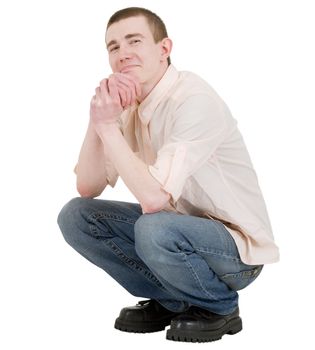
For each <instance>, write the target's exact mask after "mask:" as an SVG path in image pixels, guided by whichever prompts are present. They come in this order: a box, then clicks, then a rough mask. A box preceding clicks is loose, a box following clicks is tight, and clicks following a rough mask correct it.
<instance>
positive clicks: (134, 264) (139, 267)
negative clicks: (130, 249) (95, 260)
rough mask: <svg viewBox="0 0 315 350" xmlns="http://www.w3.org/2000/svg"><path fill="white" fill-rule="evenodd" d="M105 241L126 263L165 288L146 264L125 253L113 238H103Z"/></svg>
mask: <svg viewBox="0 0 315 350" xmlns="http://www.w3.org/2000/svg"><path fill="white" fill-rule="evenodd" d="M103 243H104V244H106V245H107V246H108V247H109V248H110V249H111V250H112V251H113V253H114V254H115V255H116V256H117V257H118V258H119V259H121V260H122V261H123V262H124V263H125V264H126V265H128V266H129V267H130V268H132V269H134V270H136V271H139V272H141V273H143V275H144V276H145V277H146V278H147V279H149V280H150V281H151V282H153V283H154V284H156V285H157V286H158V287H159V288H161V289H163V290H165V288H164V286H163V285H162V284H161V282H160V281H159V280H158V279H157V278H156V277H155V276H154V274H153V273H152V272H151V271H150V270H149V269H147V268H146V267H145V266H144V265H140V264H139V263H138V262H136V261H135V260H133V259H132V258H130V257H128V256H127V255H126V254H124V252H123V251H122V250H121V249H120V247H119V246H118V245H117V244H115V242H113V241H112V240H111V239H105V240H103Z"/></svg>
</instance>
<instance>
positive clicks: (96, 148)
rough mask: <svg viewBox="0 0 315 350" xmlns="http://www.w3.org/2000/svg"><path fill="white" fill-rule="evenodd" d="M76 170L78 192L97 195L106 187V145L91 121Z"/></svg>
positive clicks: (85, 194)
mask: <svg viewBox="0 0 315 350" xmlns="http://www.w3.org/2000/svg"><path fill="white" fill-rule="evenodd" d="M75 172H76V174H77V189H78V192H79V193H80V194H81V195H82V196H84V197H85V196H87V197H96V196H97V195H99V194H100V193H101V192H102V191H103V189H104V188H105V187H106V184H107V180H106V169H105V155H104V147H103V143H102V140H101V139H100V138H99V136H98V134H97V133H96V131H95V129H94V126H93V125H92V123H91V122H90V123H89V126H88V129H87V132H86V135H85V138H84V141H83V144H82V147H81V150H80V154H79V160H78V163H77V165H76V168H75Z"/></svg>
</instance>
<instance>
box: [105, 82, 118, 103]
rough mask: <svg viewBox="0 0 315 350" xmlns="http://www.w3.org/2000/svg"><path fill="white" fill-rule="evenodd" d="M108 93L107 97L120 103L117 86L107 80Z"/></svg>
mask: <svg viewBox="0 0 315 350" xmlns="http://www.w3.org/2000/svg"><path fill="white" fill-rule="evenodd" d="M108 91H109V95H110V96H111V97H112V99H113V100H114V101H115V102H120V97H119V90H118V87H117V84H116V83H115V81H113V79H108Z"/></svg>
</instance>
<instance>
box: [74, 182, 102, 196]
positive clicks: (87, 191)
mask: <svg viewBox="0 0 315 350" xmlns="http://www.w3.org/2000/svg"><path fill="white" fill-rule="evenodd" d="M77 191H78V193H79V194H80V196H81V197H83V198H94V197H98V196H99V195H100V194H101V193H102V192H103V190H100V189H95V188H91V187H89V186H86V185H82V184H77Z"/></svg>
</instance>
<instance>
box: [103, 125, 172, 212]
mask: <svg viewBox="0 0 315 350" xmlns="http://www.w3.org/2000/svg"><path fill="white" fill-rule="evenodd" d="M97 132H98V134H99V135H100V138H101V139H102V142H103V145H104V147H105V148H106V150H107V152H108V157H109V159H110V160H111V162H112V163H113V164H114V166H115V168H116V170H117V172H118V173H119V175H120V177H121V178H122V180H123V181H124V183H125V184H126V186H127V187H128V188H129V190H130V191H131V192H132V193H133V195H134V196H135V197H136V198H137V200H138V201H139V203H140V205H141V207H142V209H143V211H144V212H154V211H157V210H158V209H159V206H160V205H163V203H165V202H167V201H168V199H169V198H170V196H169V194H168V193H166V192H165V191H163V190H162V189H161V184H160V183H159V182H158V181H157V180H156V179H155V178H154V177H153V176H152V175H151V174H150V172H149V170H148V166H147V165H146V164H145V163H144V162H143V161H142V160H141V159H139V158H138V157H137V156H136V155H135V154H134V153H133V151H132V150H131V149H130V147H129V145H128V143H127V142H126V140H125V139H124V137H123V135H122V134H121V132H120V130H119V127H118V126H117V125H114V124H108V125H103V126H101V127H99V128H98V131H97Z"/></svg>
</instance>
